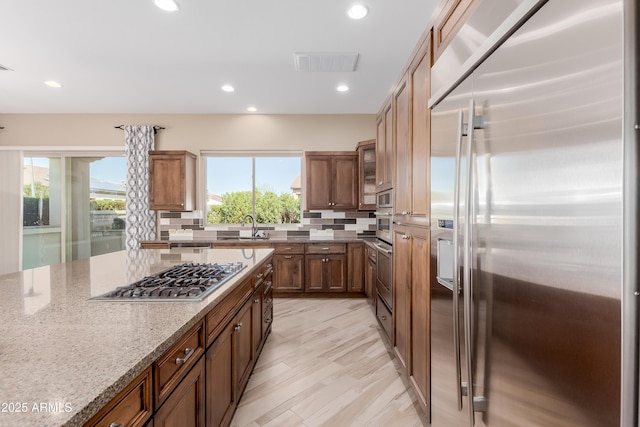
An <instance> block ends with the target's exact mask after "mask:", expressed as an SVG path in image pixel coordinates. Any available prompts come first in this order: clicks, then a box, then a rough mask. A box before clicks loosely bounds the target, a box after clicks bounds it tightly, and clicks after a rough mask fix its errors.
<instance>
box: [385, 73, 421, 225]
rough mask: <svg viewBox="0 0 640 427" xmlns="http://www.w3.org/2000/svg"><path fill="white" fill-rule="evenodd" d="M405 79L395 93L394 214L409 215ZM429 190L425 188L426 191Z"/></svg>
mask: <svg viewBox="0 0 640 427" xmlns="http://www.w3.org/2000/svg"><path fill="white" fill-rule="evenodd" d="M410 91H411V89H410V87H409V82H408V80H407V78H406V77H405V78H404V79H403V80H402V82H401V83H400V85H399V87H398V89H397V90H396V92H395V93H394V99H393V107H394V110H395V135H394V136H395V138H394V142H395V180H394V182H393V184H394V198H395V200H394V203H393V206H394V214H396V215H408V214H409V212H410V209H411V173H412V171H411V167H412V161H411V138H410V134H409V124H410V123H409V121H410V119H411V117H410V116H409V114H410V96H411V93H410ZM426 190H427V189H426V188H425V189H424V191H426Z"/></svg>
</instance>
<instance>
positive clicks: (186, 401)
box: [153, 358, 205, 427]
mask: <svg viewBox="0 0 640 427" xmlns="http://www.w3.org/2000/svg"><path fill="white" fill-rule="evenodd" d="M204 375H205V363H204V359H203V358H200V361H199V362H198V363H196V364H195V366H194V367H193V368H191V371H189V373H188V374H187V376H186V377H184V378H183V379H182V381H181V382H180V384H179V385H178V387H176V389H175V390H174V391H173V393H171V395H170V396H169V397H168V398H167V400H166V401H165V402H164V403H163V404H162V406H161V407H160V409H159V410H158V412H156V414H155V416H154V417H153V425H154V426H156V427H182V426H194V427H204V426H205V376H204Z"/></svg>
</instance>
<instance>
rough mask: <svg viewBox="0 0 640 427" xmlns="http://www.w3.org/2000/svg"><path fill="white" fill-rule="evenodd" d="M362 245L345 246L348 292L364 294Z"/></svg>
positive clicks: (350, 244)
mask: <svg viewBox="0 0 640 427" xmlns="http://www.w3.org/2000/svg"><path fill="white" fill-rule="evenodd" d="M364 260H365V258H364V243H349V244H347V287H348V291H349V292H364Z"/></svg>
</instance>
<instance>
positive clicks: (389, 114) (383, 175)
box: [376, 98, 393, 191]
mask: <svg viewBox="0 0 640 427" xmlns="http://www.w3.org/2000/svg"><path fill="white" fill-rule="evenodd" d="M392 187H393V109H392V108H391V98H389V100H387V102H385V104H384V107H383V108H382V111H381V112H380V114H379V115H378V120H377V131H376V191H382V190H388V189H390V188H392Z"/></svg>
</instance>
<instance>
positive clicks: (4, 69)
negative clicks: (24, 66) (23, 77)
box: [0, 64, 13, 71]
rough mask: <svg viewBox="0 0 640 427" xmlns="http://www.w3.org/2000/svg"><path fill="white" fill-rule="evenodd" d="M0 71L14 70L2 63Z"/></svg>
mask: <svg viewBox="0 0 640 427" xmlns="http://www.w3.org/2000/svg"><path fill="white" fill-rule="evenodd" d="M0 71H13V70H12V69H11V68H9V67H5V66H4V65H2V64H0Z"/></svg>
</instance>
